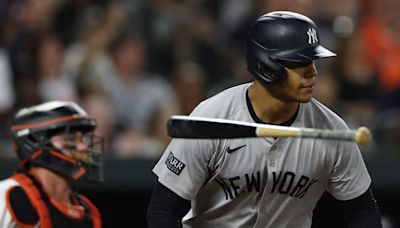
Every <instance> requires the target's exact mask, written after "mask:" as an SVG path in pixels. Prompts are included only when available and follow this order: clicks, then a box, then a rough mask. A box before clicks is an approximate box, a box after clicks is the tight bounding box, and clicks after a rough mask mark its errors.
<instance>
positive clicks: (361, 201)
mask: <svg viewBox="0 0 400 228" xmlns="http://www.w3.org/2000/svg"><path fill="white" fill-rule="evenodd" d="M343 203H344V210H345V211H344V212H345V218H346V221H347V227H349V228H366V227H367V228H382V222H381V214H380V211H379V207H378V204H377V202H376V200H375V199H374V197H373V194H372V191H371V189H368V190H367V192H365V193H364V194H363V195H361V196H360V197H357V198H356V199H353V200H349V201H345V202H343Z"/></svg>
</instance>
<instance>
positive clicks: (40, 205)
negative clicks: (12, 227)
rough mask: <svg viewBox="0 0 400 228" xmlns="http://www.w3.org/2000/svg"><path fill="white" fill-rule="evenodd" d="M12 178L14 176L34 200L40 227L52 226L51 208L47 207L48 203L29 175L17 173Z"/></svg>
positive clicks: (49, 227)
mask: <svg viewBox="0 0 400 228" xmlns="http://www.w3.org/2000/svg"><path fill="white" fill-rule="evenodd" d="M11 178H13V179H14V180H15V181H17V182H18V183H19V184H20V185H21V187H22V188H23V189H24V191H25V193H26V194H27V195H28V198H29V200H30V201H31V202H32V205H33V208H34V209H35V210H36V212H37V213H38V216H39V221H40V227H41V228H51V227H52V222H51V217H50V214H49V210H48V209H47V207H46V204H45V203H44V201H43V200H42V197H41V195H40V192H39V190H38V189H37V188H36V186H35V185H34V184H33V182H32V180H31V179H29V177H27V176H25V175H24V174H22V173H16V174H14V175H13V176H12V177H11ZM18 225H19V224H18ZM21 225H24V224H21ZM21 227H22V226H21ZM28 227H30V226H28ZM28 227H23V228H28Z"/></svg>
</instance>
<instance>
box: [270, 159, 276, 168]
mask: <svg viewBox="0 0 400 228" xmlns="http://www.w3.org/2000/svg"><path fill="white" fill-rule="evenodd" d="M269 165H270V166H271V167H274V166H275V160H273V159H272V160H271V161H270V162H269Z"/></svg>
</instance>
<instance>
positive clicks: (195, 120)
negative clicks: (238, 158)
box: [167, 115, 371, 145]
mask: <svg viewBox="0 0 400 228" xmlns="http://www.w3.org/2000/svg"><path fill="white" fill-rule="evenodd" d="M167 130H168V134H169V135H170V136H171V137H173V138H192V139H193V138H196V139H218V138H221V139H222V138H249V137H300V138H320V139H337V140H348V141H355V142H356V143H357V144H360V145H365V144H368V143H369V142H370V141H371V132H370V131H369V129H368V128H366V127H360V128H358V129H356V130H327V129H314V128H298V127H285V126H277V125H271V124H256V123H247V122H243V121H234V120H226V119H215V118H203V117H192V116H180V115H175V116H171V118H170V119H169V120H168V123H167Z"/></svg>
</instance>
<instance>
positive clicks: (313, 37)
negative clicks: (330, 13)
mask: <svg viewBox="0 0 400 228" xmlns="http://www.w3.org/2000/svg"><path fill="white" fill-rule="evenodd" d="M307 35H308V43H309V44H315V43H317V42H318V37H317V31H316V30H315V29H314V28H309V29H308V31H307Z"/></svg>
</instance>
